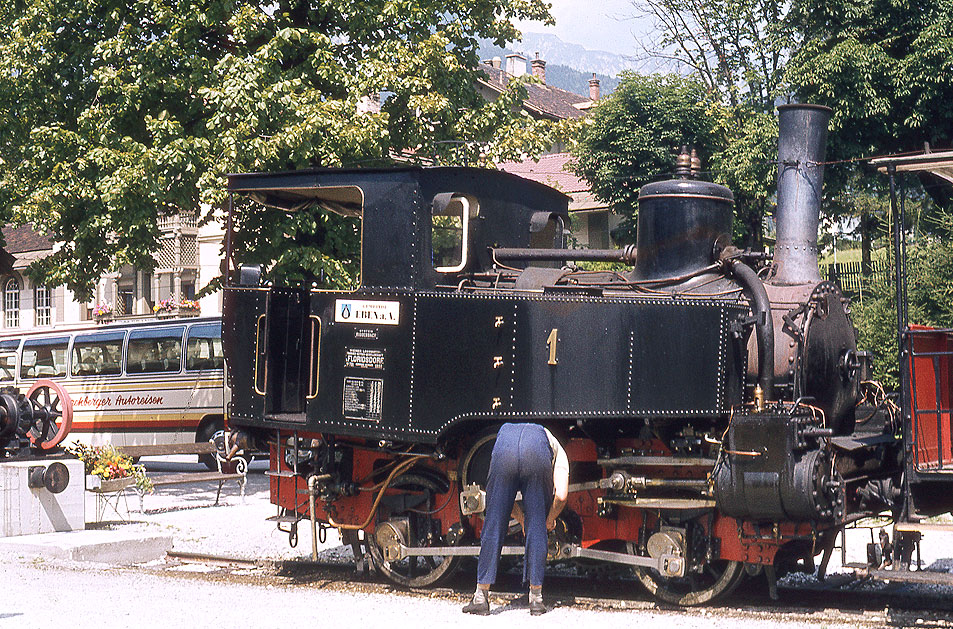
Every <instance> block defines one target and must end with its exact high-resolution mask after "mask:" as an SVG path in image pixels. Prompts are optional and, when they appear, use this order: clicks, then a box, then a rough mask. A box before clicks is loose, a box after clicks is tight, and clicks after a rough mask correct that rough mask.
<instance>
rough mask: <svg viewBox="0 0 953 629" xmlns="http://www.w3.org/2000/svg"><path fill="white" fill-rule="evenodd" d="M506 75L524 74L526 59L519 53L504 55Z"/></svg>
mask: <svg viewBox="0 0 953 629" xmlns="http://www.w3.org/2000/svg"><path fill="white" fill-rule="evenodd" d="M506 73H507V74H509V75H510V76H523V75H524V74H526V57H524V56H523V55H521V54H519V53H512V54H509V55H506Z"/></svg>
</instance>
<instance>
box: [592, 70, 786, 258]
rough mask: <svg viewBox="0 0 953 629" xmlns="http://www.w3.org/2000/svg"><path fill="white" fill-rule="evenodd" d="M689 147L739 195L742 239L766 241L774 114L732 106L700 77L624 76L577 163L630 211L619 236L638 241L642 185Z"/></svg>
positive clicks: (616, 204) (617, 206)
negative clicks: (764, 218) (722, 100)
mask: <svg viewBox="0 0 953 629" xmlns="http://www.w3.org/2000/svg"><path fill="white" fill-rule="evenodd" d="M685 145H687V146H691V147H693V148H695V149H696V150H697V151H698V154H699V157H700V158H701V160H702V164H703V171H704V172H703V174H705V175H706V176H709V177H710V178H711V179H712V180H713V181H715V182H717V183H721V184H723V185H726V186H728V187H729V188H731V189H732V191H733V192H734V195H735V216H736V219H737V220H736V221H735V240H736V242H737V243H738V244H741V245H745V246H753V247H758V246H760V243H761V232H762V221H763V217H764V213H765V212H766V211H767V210H768V209H769V208H770V202H769V201H770V197H771V195H772V192H773V187H774V181H775V177H776V174H777V166H776V165H775V164H774V160H775V156H776V153H777V123H776V121H775V119H774V117H773V116H772V115H771V114H759V113H753V112H751V111H749V110H745V109H743V108H735V109H733V110H732V109H729V108H727V107H725V106H724V105H722V104H721V102H720V98H719V96H718V95H717V94H716V93H714V92H712V91H711V90H709V89H708V87H707V86H706V85H704V84H703V83H702V82H700V81H697V80H693V79H690V78H682V77H678V76H675V75H651V76H640V75H636V74H624V75H623V77H622V81H621V82H620V84H619V88H618V89H617V90H616V91H615V92H614V93H613V94H612V95H611V96H609V97H608V98H606V99H604V100H603V101H602V102H601V103H600V104H599V106H598V107H597V108H596V109H595V110H594V111H593V112H592V114H591V116H590V119H589V120H588V121H587V124H586V125H585V126H584V128H583V130H582V132H581V134H580V138H579V141H578V144H577V146H576V148H575V149H574V153H575V162H574V168H575V169H576V172H577V173H578V174H579V175H580V176H581V177H583V178H585V179H586V180H587V181H588V182H589V183H590V187H591V189H592V191H593V193H595V195H596V196H597V197H599V198H600V199H602V200H603V201H605V202H606V203H609V204H610V205H612V207H613V208H614V210H615V211H616V212H617V213H619V214H621V215H622V222H621V224H620V226H619V228H618V229H616V230H615V231H614V232H613V237H614V238H615V239H616V241H618V242H634V241H635V230H636V224H637V214H638V195H639V189H640V188H641V187H642V186H643V185H645V184H646V183H648V182H650V181H652V180H654V179H660V178H665V177H668V176H671V175H672V172H673V170H674V166H675V159H676V157H677V155H678V152H679V149H680V147H682V146H685ZM705 164H707V165H708V166H707V167H706V166H704V165H705Z"/></svg>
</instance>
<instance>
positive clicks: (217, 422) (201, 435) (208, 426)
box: [195, 418, 225, 471]
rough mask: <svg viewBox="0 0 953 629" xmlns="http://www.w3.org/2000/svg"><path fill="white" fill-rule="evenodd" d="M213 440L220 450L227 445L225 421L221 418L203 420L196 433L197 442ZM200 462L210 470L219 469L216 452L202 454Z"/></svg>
mask: <svg viewBox="0 0 953 629" xmlns="http://www.w3.org/2000/svg"><path fill="white" fill-rule="evenodd" d="M206 441H211V442H212V443H214V444H215V446H216V448H218V449H219V450H224V445H225V421H224V420H223V419H221V418H218V419H210V420H206V421H204V422H202V424H201V425H200V426H199V429H198V430H197V431H196V433H195V443H204V442H206ZM199 463H201V464H202V465H204V466H205V467H207V468H208V469H210V470H213V471H215V470H217V469H218V460H217V459H216V458H215V455H214V454H200V455H199Z"/></svg>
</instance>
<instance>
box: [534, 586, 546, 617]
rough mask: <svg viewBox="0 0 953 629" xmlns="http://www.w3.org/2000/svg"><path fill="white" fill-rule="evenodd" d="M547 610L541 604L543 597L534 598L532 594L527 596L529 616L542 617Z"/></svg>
mask: <svg viewBox="0 0 953 629" xmlns="http://www.w3.org/2000/svg"><path fill="white" fill-rule="evenodd" d="M548 611H549V609H547V608H546V605H544V604H543V597H542V595H540V596H534V595H533V593H532V592H530V594H529V613H530V615H531V616H542V615H543V614H545V613H546V612H548Z"/></svg>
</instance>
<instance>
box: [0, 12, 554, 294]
mask: <svg viewBox="0 0 953 629" xmlns="http://www.w3.org/2000/svg"><path fill="white" fill-rule="evenodd" d="M514 18H528V19H547V18H548V15H547V13H546V10H545V6H544V4H543V3H542V2H541V0H508V1H507V2H502V1H500V0H466V1H463V0H360V1H358V0H300V1H298V0H278V1H277V2H254V1H247V0H12V1H11V2H7V3H4V4H3V6H2V8H0V25H2V32H3V37H2V40H0V59H2V61H0V64H2V65H0V208H2V210H3V215H2V216H0V218H3V219H4V220H5V221H8V222H9V221H13V222H16V223H26V222H30V223H33V224H34V226H35V227H36V228H37V229H39V230H41V231H44V232H47V233H50V234H52V236H53V238H54V239H55V240H57V241H61V242H62V247H60V248H59V249H58V250H57V251H56V252H55V253H54V255H53V256H51V257H49V258H47V259H46V260H44V261H42V263H41V264H40V265H39V266H38V267H36V268H35V269H34V272H35V273H36V274H37V275H40V276H43V279H45V280H46V281H47V282H48V283H50V284H61V283H65V284H66V285H67V286H68V287H69V288H70V289H72V290H73V291H75V292H77V293H78V294H79V295H80V296H81V297H85V296H87V295H88V291H89V289H90V288H91V286H92V285H93V283H94V282H95V280H96V278H98V277H99V276H100V275H101V274H102V273H103V272H104V271H106V270H109V269H114V268H118V267H119V266H120V265H122V264H126V263H131V264H134V265H136V266H138V267H140V268H151V267H152V266H153V264H154V263H153V260H152V255H151V254H152V252H153V251H155V249H156V248H157V244H156V240H157V237H158V232H157V228H156V219H157V217H158V215H160V214H164V213H171V212H176V211H181V210H194V209H196V208H197V207H199V206H200V205H202V206H203V207H206V208H209V207H211V208H214V207H218V206H220V205H221V203H222V202H223V200H224V197H225V193H224V179H223V177H224V175H225V174H226V173H228V172H237V171H247V170H258V171H261V170H275V169H290V168H302V167H311V166H340V165H358V164H363V165H374V164H381V163H385V162H387V161H388V160H389V159H390V156H391V155H392V154H393V153H394V152H401V151H405V152H411V153H412V154H413V155H416V156H426V157H430V156H434V155H436V156H437V157H438V158H439V157H440V156H442V155H443V154H445V153H446V152H447V149H446V148H445V147H447V146H452V145H451V144H448V142H449V141H456V140H466V141H470V142H477V143H483V146H482V148H483V151H482V153H484V154H492V153H506V152H507V151H509V152H510V153H512V152H514V151H517V150H518V149H517V148H514V147H515V144H516V143H519V142H521V141H524V140H532V139H535V138H536V132H537V131H540V130H541V129H539V127H540V125H539V123H537V122H535V121H532V120H529V119H528V118H526V117H524V116H521V115H519V113H518V107H516V108H514V107H512V106H511V105H512V98H516V97H510V100H507V99H501V100H502V101H503V102H498V103H486V102H484V101H483V100H482V99H481V98H480V97H479V95H478V94H477V92H476V82H477V79H478V77H479V71H478V70H477V69H476V68H477V63H478V58H477V49H478V46H477V39H476V38H477V37H485V38H489V39H492V40H495V41H496V42H498V43H500V44H502V43H503V42H504V41H506V40H512V39H514V38H515V37H516V36H517V32H516V30H515V29H514V27H513V25H512V23H511V20H512V19H514ZM381 94H383V95H384V96H385V100H384V104H383V107H382V108H381V110H380V111H376V110H374V108H372V107H362V106H361V105H366V104H367V103H369V102H370V103H375V102H377V99H378V95H381ZM462 112H468V113H467V114H466V115H463V113H462ZM501 129H502V131H501ZM494 138H503V139H504V142H503V145H502V146H500V142H497V143H496V145H494V144H493V140H494ZM506 142H509V144H506ZM478 157H479V155H478ZM467 158H468V159H470V158H473V155H468V156H467ZM281 220H286V219H281ZM287 220H289V221H290V220H291V219H287ZM294 220H297V221H298V222H301V220H302V219H294ZM305 222H307V221H305ZM300 227H301V225H298V226H297V227H296V226H295V225H290V226H289V229H292V230H293V229H295V228H300ZM282 229H284V227H283V226H282ZM260 233H261V236H262V238H266V237H267V238H274V237H275V234H276V233H283V232H282V231H281V229H278V230H277V231H275V230H271V231H268V230H265V231H262V232H260ZM258 244H261V243H258ZM249 246H251V247H254V246H255V243H249ZM332 262H333V261H331V260H330V259H329V261H328V264H331V263H332ZM313 266H314V268H313V269H312V271H315V272H316V271H318V270H322V269H324V268H325V264H324V262H322V259H319V258H315V259H314V260H313Z"/></svg>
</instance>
